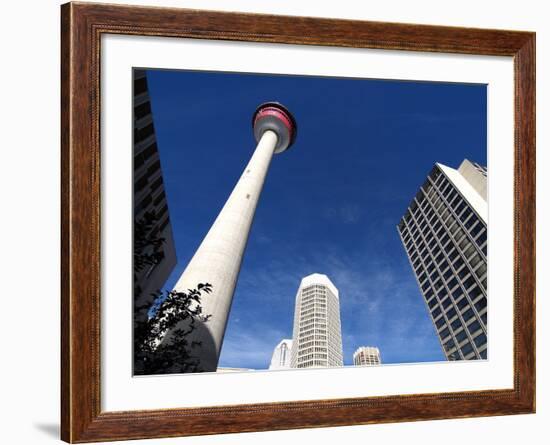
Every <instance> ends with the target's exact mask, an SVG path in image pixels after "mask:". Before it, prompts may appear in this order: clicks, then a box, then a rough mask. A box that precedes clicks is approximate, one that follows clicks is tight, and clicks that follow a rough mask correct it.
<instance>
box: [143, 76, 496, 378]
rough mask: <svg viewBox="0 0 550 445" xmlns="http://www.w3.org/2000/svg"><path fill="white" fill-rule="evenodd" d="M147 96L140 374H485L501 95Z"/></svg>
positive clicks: (444, 85)
mask: <svg viewBox="0 0 550 445" xmlns="http://www.w3.org/2000/svg"><path fill="white" fill-rule="evenodd" d="M132 80H133V116H134V119H133V126H134V141H133V168H134V185H133V211H134V215H133V219H134V221H133V236H134V238H133V243H134V245H133V283H134V290H133V300H134V301H133V306H134V312H133V314H134V315H133V316H134V323H133V326H134V332H133V343H134V344H133V354H134V360H133V362H134V375H136V376H138V375H141V376H143V375H158V374H181V373H194V372H256V371H260V370H271V371H279V370H288V369H304V368H305V369H307V368H334V367H342V366H386V365H396V364H404V363H419V362H443V361H455V360H484V359H487V358H488V350H487V325H488V322H487V216H488V207H487V174H488V170H487V86H486V85H484V84H465V83H449V82H425V81H409V80H407V81H397V80H384V79H363V78H342V77H321V76H298V75H271V74H257V73H233V72H208V71H185V70H160V69H145V68H135V69H134V70H133V79H132Z"/></svg>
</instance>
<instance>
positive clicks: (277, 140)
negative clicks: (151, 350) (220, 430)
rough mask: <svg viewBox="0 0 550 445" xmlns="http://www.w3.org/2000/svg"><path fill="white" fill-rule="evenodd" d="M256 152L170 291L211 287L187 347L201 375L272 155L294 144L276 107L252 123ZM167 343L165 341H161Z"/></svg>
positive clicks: (212, 365) (208, 366) (214, 352)
mask: <svg viewBox="0 0 550 445" xmlns="http://www.w3.org/2000/svg"><path fill="white" fill-rule="evenodd" d="M252 127H253V130H254V137H255V139H256V142H257V144H258V145H257V146H256V149H255V150H254V153H253V154H252V157H251V158H250V161H249V162H248V165H247V166H246V167H245V169H244V171H243V173H242V175H241V177H240V179H239V181H238V182H237V184H236V185H235V188H234V189H233V191H232V192H231V195H229V198H228V199H227V201H226V203H225V205H224V206H223V208H222V210H221V211H220V213H219V215H218V217H217V218H216V220H215V221H214V224H213V225H212V227H211V228H210V230H209V231H208V233H207V234H206V236H205V238H204V240H203V241H202V243H201V244H200V246H199V248H198V249H197V251H196V252H195V255H194V256H193V258H192V259H191V261H190V262H189V264H188V265H187V267H186V269H185V270H184V271H183V273H182V275H181V277H180V278H179V280H178V282H177V283H176V285H175V287H174V290H177V291H178V292H187V291H188V290H189V289H195V288H196V287H197V285H198V284H199V283H210V284H211V285H212V293H210V294H204V295H203V297H202V299H201V306H202V313H203V314H204V315H208V314H210V315H211V317H210V319H209V320H208V321H207V322H206V323H196V325H195V329H194V330H193V332H191V333H190V334H189V335H190V337H189V341H190V342H191V341H199V342H201V345H200V346H197V347H195V348H193V350H192V354H193V355H194V356H196V357H197V358H198V359H199V360H200V367H201V368H202V370H203V371H216V368H217V366H218V359H219V356H220V350H221V347H222V343H223V337H224V334H225V328H226V325H227V318H228V315H229V310H230V308H231V302H232V300H233V293H234V291H235V285H236V284H237V278H238V276H239V270H240V268H241V261H242V258H243V253H244V250H245V247H246V242H247V240H248V234H249V232H250V227H251V225H252V220H253V218H254V212H255V211H256V206H257V205H258V200H259V199H260V194H261V192H262V188H263V185H264V181H265V177H266V175H267V171H268V169H269V165H270V163H271V159H272V158H273V155H274V154H277V153H282V152H284V151H285V150H287V149H288V148H289V147H290V146H291V145H292V144H293V143H294V140H295V139H296V131H297V127H296V121H295V120H294V117H293V116H292V114H291V113H290V112H289V111H288V110H287V109H286V108H285V107H284V106H283V105H281V104H280V103H277V102H267V103H264V104H262V105H260V106H259V107H258V108H257V109H256V111H255V112H254V115H253V117H252ZM165 338H166V336H165Z"/></svg>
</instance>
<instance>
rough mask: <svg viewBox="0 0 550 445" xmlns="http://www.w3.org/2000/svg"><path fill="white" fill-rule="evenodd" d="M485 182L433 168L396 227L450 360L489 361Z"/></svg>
mask: <svg viewBox="0 0 550 445" xmlns="http://www.w3.org/2000/svg"><path fill="white" fill-rule="evenodd" d="M486 181H487V170H486V168H485V167H482V166H480V165H478V164H475V163H472V162H470V161H468V160H464V161H463V162H462V164H461V165H460V167H459V168H458V170H456V169H453V168H450V167H447V166H444V165H442V164H435V166H434V168H433V169H432V171H431V172H430V174H429V176H428V178H427V179H426V181H425V182H424V184H423V185H422V187H421V188H420V190H419V191H418V193H417V194H416V196H415V197H414V198H413V200H412V201H411V203H410V205H409V207H408V208H407V210H406V212H405V214H404V216H403V217H402V219H401V221H400V222H399V224H398V226H397V229H398V232H399V236H400V237H401V241H402V243H403V246H404V248H405V251H406V252H407V255H408V258H409V262H410V264H411V267H412V269H413V272H414V274H415V276H416V280H417V282H418V286H419V288H420V291H421V293H422V295H423V297H424V299H425V302H426V307H427V309H428V311H429V313H430V316H431V318H432V321H433V323H434V326H435V329H436V331H437V334H438V337H439V340H440V342H441V346H442V349H443V351H444V353H445V355H446V357H447V359H448V360H475V359H485V358H487V214H488V208H487V198H486Z"/></svg>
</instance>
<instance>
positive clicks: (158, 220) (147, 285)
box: [133, 70, 176, 305]
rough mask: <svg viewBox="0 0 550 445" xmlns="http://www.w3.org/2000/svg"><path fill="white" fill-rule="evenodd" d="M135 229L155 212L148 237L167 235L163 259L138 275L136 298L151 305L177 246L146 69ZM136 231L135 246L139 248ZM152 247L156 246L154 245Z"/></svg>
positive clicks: (141, 81)
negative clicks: (171, 222) (165, 189)
mask: <svg viewBox="0 0 550 445" xmlns="http://www.w3.org/2000/svg"><path fill="white" fill-rule="evenodd" d="M133 75H134V91H133V98H134V103H133V106H134V113H133V122H134V144H133V145H134V189H133V190H134V229H135V228H136V224H138V223H139V222H140V221H144V218H145V217H146V215H148V214H149V215H151V214H152V215H154V218H153V220H152V221H153V222H152V224H151V226H150V229H149V230H148V233H147V234H146V235H147V236H152V237H154V238H163V239H164V242H163V243H162V245H161V247H160V252H161V256H162V259H161V260H160V261H159V262H158V264H153V265H148V266H146V267H144V268H143V269H142V270H140V271H139V272H137V274H135V276H134V280H135V282H134V301H135V304H137V305H143V304H147V305H149V304H151V303H153V301H154V296H153V293H154V292H155V291H157V290H160V289H162V288H163V286H164V284H165V283H166V280H167V279H168V276H169V275H170V273H171V272H172V270H173V269H174V266H175V265H176V249H175V245H174V238H173V234H172V226H171V224H170V215H169V211H168V203H167V200H166V194H165V191H164V184H163V177H162V169H161V164H160V157H159V152H158V147H157V141H156V137H155V127H154V123H153V115H152V112H151V101H150V98H149V91H148V86H147V75H146V72H145V71H144V70H134V73H133ZM135 236H136V230H134V249H136V244H135V242H136V239H135ZM150 249H151V250H152V248H150Z"/></svg>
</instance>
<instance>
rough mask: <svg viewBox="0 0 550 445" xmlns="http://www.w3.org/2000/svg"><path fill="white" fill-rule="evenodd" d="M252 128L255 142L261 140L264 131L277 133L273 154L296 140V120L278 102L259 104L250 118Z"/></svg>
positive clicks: (286, 147)
mask: <svg viewBox="0 0 550 445" xmlns="http://www.w3.org/2000/svg"><path fill="white" fill-rule="evenodd" d="M252 127H253V129H254V136H255V138H256V141H259V140H260V139H261V137H262V135H263V133H264V132H265V131H266V130H271V131H274V132H275V133H277V137H278V141H277V145H276V147H275V153H281V152H283V151H285V150H286V149H288V148H289V147H290V146H291V145H292V144H293V143H294V141H295V140H296V134H297V125H296V120H295V119H294V116H293V115H292V113H290V111H288V109H287V108H286V107H285V106H284V105H282V104H280V103H278V102H266V103H263V104H261V105H260V106H259V107H258V108H257V109H256V111H255V112H254V114H253V116H252Z"/></svg>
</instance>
